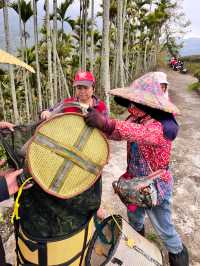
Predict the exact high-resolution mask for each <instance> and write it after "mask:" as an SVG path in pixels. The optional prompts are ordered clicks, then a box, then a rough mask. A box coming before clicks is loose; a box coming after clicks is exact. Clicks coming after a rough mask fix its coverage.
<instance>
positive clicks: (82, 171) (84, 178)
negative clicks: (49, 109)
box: [27, 114, 109, 198]
mask: <svg viewBox="0 0 200 266" xmlns="http://www.w3.org/2000/svg"><path fill="white" fill-rule="evenodd" d="M108 153H109V150H108V143H107V141H106V139H105V137H104V136H103V135H102V134H101V133H100V131H98V130H97V129H92V128H89V127H88V126H86V124H85V122H84V119H83V117H82V116H80V115H73V114H64V115H59V116H56V117H54V118H53V119H51V120H49V121H47V122H45V123H43V124H42V125H41V126H40V127H39V129H38V130H37V131H36V133H35V135H34V136H33V138H32V141H31V143H30V145H29V147H28V153H27V155H28V166H29V170H30V172H31V174H32V175H33V178H35V179H36V182H38V183H39V185H40V186H41V187H43V188H44V189H45V190H46V191H47V192H49V193H51V194H53V195H56V196H58V197H61V198H70V197H73V196H75V195H78V194H80V193H81V192H83V191H85V190H86V189H88V188H89V187H91V185H92V184H93V183H94V182H95V181H96V180H97V178H98V176H99V175H100V173H101V170H102V168H103V166H104V165H105V164H106V163H107V159H108Z"/></svg>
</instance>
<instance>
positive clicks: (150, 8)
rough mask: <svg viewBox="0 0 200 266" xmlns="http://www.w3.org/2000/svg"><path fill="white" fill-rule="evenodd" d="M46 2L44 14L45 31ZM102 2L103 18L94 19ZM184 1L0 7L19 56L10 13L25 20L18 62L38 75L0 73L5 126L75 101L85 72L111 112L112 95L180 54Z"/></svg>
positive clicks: (0, 1)
mask: <svg viewBox="0 0 200 266" xmlns="http://www.w3.org/2000/svg"><path fill="white" fill-rule="evenodd" d="M40 1H43V2H44V5H43V8H44V11H43V12H44V13H45V15H44V18H43V23H42V24H41V23H40V25H39V23H38V14H39V13H40V10H39V9H38V3H39V2H40ZM74 2H76V4H77V2H78V6H79V10H78V11H79V16H77V17H76V18H75V19H72V18H71V16H70V13H69V8H70V6H72V5H73V4H74ZM97 2H98V4H99V11H98V12H95V11H94V10H95V5H96V4H97ZM178 2H180V1H174V0H99V1H94V0H80V1H75V0H74V1H73V0H63V1H57V0H51V1H50V0H45V1H44V0H31V1H28V0H27V1H25V0H15V1H8V0H0V9H1V11H2V13H1V14H2V15H3V21H4V33H5V35H4V36H5V49H6V50H7V51H8V52H10V51H12V43H11V39H10V19H11V18H10V17H9V10H10V9H13V10H14V11H15V12H16V14H17V16H18V21H19V33H20V34H19V36H16V38H19V39H20V41H19V43H20V45H19V47H18V50H17V56H18V57H19V58H21V59H22V60H23V61H25V62H26V63H28V64H29V65H31V66H32V67H34V69H35V70H36V74H30V73H28V72H27V71H25V70H23V69H21V68H17V67H14V66H12V65H10V66H8V69H5V68H2V69H0V101H1V106H0V108H1V113H0V114H1V117H0V119H4V120H10V121H14V122H15V123H25V122H30V121H33V120H35V119H36V118H37V116H38V113H39V112H40V111H41V110H43V109H45V108H48V107H49V106H52V105H54V104H55V103H57V102H58V101H60V100H61V99H63V98H64V97H68V96H70V95H71V96H72V95H73V94H74V91H73V87H72V81H73V77H74V74H75V72H76V71H77V70H79V69H83V70H85V69H86V70H91V71H93V72H94V74H95V76H96V79H97V85H96V94H97V95H99V96H100V97H102V98H104V99H105V100H106V103H107V105H108V107H109V106H110V99H109V94H108V92H109V90H110V88H114V87H117V86H120V87H123V86H125V85H127V84H129V82H131V81H132V80H133V79H134V78H135V77H137V76H139V75H140V74H142V73H144V72H147V71H151V70H153V69H155V68H156V66H157V60H158V56H159V54H160V52H161V50H162V49H166V48H168V51H169V52H170V53H171V54H173V49H174V48H175V47H176V41H175V40H176V34H177V32H178V33H182V28H184V27H185V26H186V24H187V23H186V20H185V17H184V15H183V14H182V13H181V10H179V5H178V4H180V3H178ZM178 14H179V15H178ZM28 21H31V23H32V29H33V36H34V43H33V44H32V46H28V42H27V40H28V38H29V37H30V32H28V31H27V28H26V26H27V22H28ZM97 21H101V25H99V23H97ZM66 25H68V27H69V28H70V30H66ZM172 25H173V26H172Z"/></svg>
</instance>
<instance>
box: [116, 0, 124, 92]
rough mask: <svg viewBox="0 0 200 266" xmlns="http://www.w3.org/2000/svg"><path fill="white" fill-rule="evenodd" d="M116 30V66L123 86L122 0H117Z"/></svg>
mask: <svg viewBox="0 0 200 266" xmlns="http://www.w3.org/2000/svg"><path fill="white" fill-rule="evenodd" d="M117 32H118V38H117V40H118V47H117V50H118V60H119V61H118V68H119V82H118V84H119V86H120V87H124V62H123V0H117Z"/></svg>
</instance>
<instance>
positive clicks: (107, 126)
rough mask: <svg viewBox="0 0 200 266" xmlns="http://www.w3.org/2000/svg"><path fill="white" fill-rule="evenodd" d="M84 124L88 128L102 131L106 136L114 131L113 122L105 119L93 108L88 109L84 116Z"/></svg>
mask: <svg viewBox="0 0 200 266" xmlns="http://www.w3.org/2000/svg"><path fill="white" fill-rule="evenodd" d="M85 122H86V124H87V125H88V126H90V127H96V128H98V129H100V130H102V131H103V132H104V133H106V134H109V135H110V134H112V132H113V130H114V129H115V123H116V122H115V120H111V119H109V118H105V117H104V116H103V115H102V114H101V113H99V112H98V111H97V110H96V109H95V108H89V109H88V113H87V115H86V116H85Z"/></svg>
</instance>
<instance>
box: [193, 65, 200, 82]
mask: <svg viewBox="0 0 200 266" xmlns="http://www.w3.org/2000/svg"><path fill="white" fill-rule="evenodd" d="M194 77H195V78H197V79H198V82H200V68H199V69H197V70H196V71H195V72H194Z"/></svg>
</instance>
